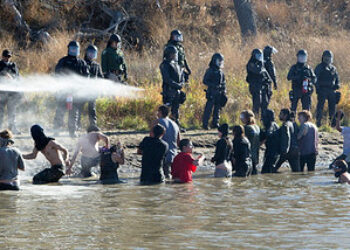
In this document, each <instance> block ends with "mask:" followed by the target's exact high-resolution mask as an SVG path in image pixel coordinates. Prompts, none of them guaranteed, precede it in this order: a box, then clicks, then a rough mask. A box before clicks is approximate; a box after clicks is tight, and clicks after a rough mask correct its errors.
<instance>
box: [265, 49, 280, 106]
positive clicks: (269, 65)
mask: <svg viewBox="0 0 350 250" xmlns="http://www.w3.org/2000/svg"><path fill="white" fill-rule="evenodd" d="M263 52H264V66H265V69H266V71H267V73H269V76H270V77H271V80H272V82H273V87H274V89H275V90H276V89H277V80H276V68H275V64H274V62H273V61H272V55H273V54H276V53H277V52H278V51H277V49H275V48H274V47H272V46H270V45H267V46H266V47H265V48H264V50H263ZM270 89H272V88H271V87H270ZM271 94H272V92H271ZM269 99H271V95H270V96H269Z"/></svg>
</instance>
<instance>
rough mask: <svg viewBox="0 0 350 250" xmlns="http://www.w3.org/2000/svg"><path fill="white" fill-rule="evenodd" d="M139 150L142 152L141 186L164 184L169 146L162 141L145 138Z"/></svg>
mask: <svg viewBox="0 0 350 250" xmlns="http://www.w3.org/2000/svg"><path fill="white" fill-rule="evenodd" d="M139 149H140V150H141V151H142V170H141V177H140V181H141V184H155V183H161V182H163V181H164V173H163V164H164V158H165V154H166V152H167V151H168V144H167V143H166V142H165V141H163V140H162V139H158V138H153V137H145V138H144V139H143V141H142V142H141V143H140V145H139Z"/></svg>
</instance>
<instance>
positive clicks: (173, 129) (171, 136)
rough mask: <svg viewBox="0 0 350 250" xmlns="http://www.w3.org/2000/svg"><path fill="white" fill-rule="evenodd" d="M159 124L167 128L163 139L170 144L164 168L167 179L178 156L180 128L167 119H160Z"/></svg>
mask: <svg viewBox="0 0 350 250" xmlns="http://www.w3.org/2000/svg"><path fill="white" fill-rule="evenodd" d="M158 123H159V124H161V125H163V126H164V128H165V134H164V136H163V137H162V139H163V140H164V141H165V142H166V143H167V144H168V146H169V148H168V151H167V152H166V155H165V161H164V166H163V171H164V175H165V177H166V178H169V177H170V166H171V163H173V160H174V158H175V156H176V155H177V140H178V137H179V133H180V129H179V126H178V125H177V124H176V123H175V122H174V121H172V120H171V119H169V118H168V117H167V118H160V119H158Z"/></svg>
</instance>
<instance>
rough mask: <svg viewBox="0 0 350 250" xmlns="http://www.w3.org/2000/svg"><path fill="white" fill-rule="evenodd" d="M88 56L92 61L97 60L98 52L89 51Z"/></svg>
mask: <svg viewBox="0 0 350 250" xmlns="http://www.w3.org/2000/svg"><path fill="white" fill-rule="evenodd" d="M86 56H87V58H89V59H90V60H95V59H96V58H97V51H96V50H88V51H86Z"/></svg>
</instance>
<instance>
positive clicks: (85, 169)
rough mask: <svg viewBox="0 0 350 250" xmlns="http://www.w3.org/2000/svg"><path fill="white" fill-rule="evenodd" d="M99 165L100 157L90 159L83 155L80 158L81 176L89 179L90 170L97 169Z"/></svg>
mask: <svg viewBox="0 0 350 250" xmlns="http://www.w3.org/2000/svg"><path fill="white" fill-rule="evenodd" d="M99 163H100V156H98V157H95V158H91V157H86V156H84V155H82V156H81V175H82V176H83V177H90V176H92V174H91V168H93V167H97V166H98V165H99Z"/></svg>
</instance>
